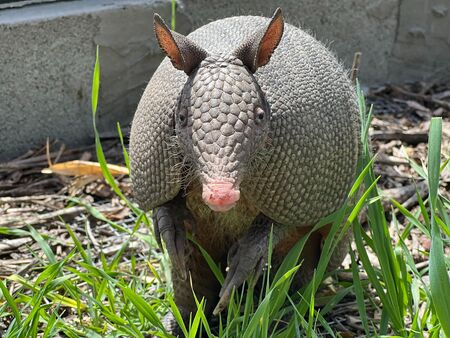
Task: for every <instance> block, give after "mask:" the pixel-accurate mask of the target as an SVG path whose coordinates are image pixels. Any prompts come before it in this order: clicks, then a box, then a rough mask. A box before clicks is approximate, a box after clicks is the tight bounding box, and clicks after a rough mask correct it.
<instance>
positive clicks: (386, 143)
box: [0, 82, 450, 337]
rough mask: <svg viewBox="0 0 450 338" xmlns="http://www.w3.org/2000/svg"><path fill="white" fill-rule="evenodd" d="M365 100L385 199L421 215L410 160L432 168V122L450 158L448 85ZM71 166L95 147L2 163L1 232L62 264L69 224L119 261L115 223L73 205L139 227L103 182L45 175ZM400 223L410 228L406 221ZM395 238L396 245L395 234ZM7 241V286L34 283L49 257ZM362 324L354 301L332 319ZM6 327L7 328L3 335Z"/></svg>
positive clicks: (445, 179)
mask: <svg viewBox="0 0 450 338" xmlns="http://www.w3.org/2000/svg"><path fill="white" fill-rule="evenodd" d="M366 96H367V102H368V103H369V104H373V105H374V107H373V112H374V119H373V122H372V127H371V130H370V136H371V140H372V146H373V151H374V152H376V153H378V157H377V160H376V164H375V172H376V174H378V175H381V180H380V188H381V189H382V191H383V194H385V195H386V196H389V197H393V198H395V199H396V200H398V201H399V202H401V203H402V204H403V205H404V206H405V207H406V208H407V209H409V210H415V208H417V198H416V194H415V192H416V189H418V191H419V193H420V194H421V195H422V197H425V196H426V194H427V190H426V184H425V183H424V181H423V180H422V179H420V177H419V176H418V175H417V174H416V173H415V172H414V171H413V170H412V169H411V168H410V165H409V163H408V160H407V159H406V157H405V154H407V156H408V157H409V158H410V159H411V160H413V161H415V162H416V163H417V164H419V165H420V164H421V163H426V151H427V143H426V142H427V135H428V128H429V123H430V119H431V117H433V116H441V117H442V118H443V121H444V123H443V143H442V153H443V154H447V155H446V156H448V154H450V86H449V83H440V82H428V83H413V84H403V85H399V86H395V85H385V86H381V87H377V88H370V89H368V90H367V91H366ZM124 133H126V131H124ZM102 144H103V147H104V151H105V154H106V157H107V159H108V162H109V163H114V164H121V163H123V156H122V148H121V145H120V142H119V140H118V139H116V138H111V137H104V138H103V140H102ZM71 160H90V161H95V147H94V146H89V147H83V148H77V149H67V148H66V147H65V146H64V145H63V144H61V143H60V142H58V141H50V142H49V143H48V144H47V145H43V146H42V147H41V148H39V149H30V150H29V151H28V152H27V153H25V154H23V155H22V156H20V157H18V158H16V159H14V160H12V161H9V162H7V163H0V229H2V228H7V229H9V230H20V229H27V227H28V226H32V227H34V228H36V229H37V230H38V231H39V233H41V234H42V235H43V236H48V237H49V238H52V239H53V241H52V249H53V250H54V252H55V253H56V254H57V255H58V256H60V257H63V256H65V255H66V254H67V253H68V252H69V251H70V250H71V249H72V247H73V242H72V240H71V239H70V237H69V235H68V233H67V230H66V228H65V226H64V222H66V223H68V224H70V226H71V227H72V229H73V230H74V231H75V232H76V234H77V235H78V236H79V238H80V239H82V242H83V244H84V245H88V244H89V245H90V246H91V247H92V248H93V250H96V251H97V252H100V251H102V252H103V253H105V254H106V255H114V254H115V253H116V252H117V251H118V250H119V249H120V245H121V244H122V242H123V235H121V233H119V232H118V231H116V230H114V229H113V228H112V227H111V226H110V225H109V224H108V223H106V222H102V221H98V220H96V219H94V218H93V217H92V215H91V213H90V212H89V210H88V209H87V208H86V207H84V206H82V205H79V204H76V203H73V200H72V201H71V200H70V198H76V199H77V200H78V201H82V202H83V203H84V204H85V205H89V206H93V207H95V208H96V209H97V210H98V211H100V212H101V213H102V214H103V215H105V216H106V217H107V218H108V219H110V220H113V221H115V222H117V223H119V224H121V225H123V226H126V227H132V226H133V224H134V221H135V220H134V218H133V217H132V213H131V212H130V210H129V209H128V208H127V207H126V205H124V204H123V202H121V200H120V199H119V198H117V197H116V196H115V194H114V192H113V191H112V190H111V189H110V187H109V186H108V185H107V184H106V183H105V181H104V180H103V179H101V178H99V177H98V176H93V175H83V176H68V175H61V174H44V173H42V172H41V171H42V170H43V169H44V168H47V167H48V166H49V161H51V163H52V164H55V163H65V162H67V161H71ZM75 173H76V172H75ZM79 173H81V172H79ZM117 181H118V182H119V186H120V188H121V189H122V191H123V192H124V193H125V194H126V195H127V196H130V198H132V197H131V195H132V191H131V183H130V178H129V177H128V175H119V176H117ZM440 192H441V193H442V194H443V195H444V196H446V197H447V198H449V199H450V170H446V171H445V172H444V173H443V176H442V181H441V186H440ZM398 217H399V220H400V222H404V220H403V219H402V217H401V215H398ZM392 231H393V234H392V235H393V236H392V237H393V238H394V239H395V233H394V232H395V230H394V229H392ZM2 233H5V232H0V278H3V277H7V276H10V275H12V274H18V275H21V276H23V277H25V278H27V279H32V278H33V276H35V275H37V274H38V273H39V272H40V270H39V268H38V266H39V264H38V263H39V261H40V259H41V257H43V255H42V252H41V251H40V247H39V246H38V245H37V244H36V243H35V241H34V240H33V239H32V238H31V237H17V236H12V235H4V234H3V235H2ZM414 234H415V232H414V231H413V236H411V237H410V238H408V239H407V245H408V246H409V247H410V250H411V251H412V252H413V256H414V258H415V260H416V263H417V264H418V266H419V267H426V266H427V264H428V261H427V257H426V256H425V255H424V254H423V252H428V251H429V249H430V241H429V240H428V239H427V238H425V237H423V236H421V235H417V236H414ZM130 248H132V249H133V250H135V252H139V253H140V258H141V259H142V261H145V260H146V259H148V254H149V248H148V247H147V246H146V245H145V244H144V243H142V242H139V241H137V240H136V241H135V242H132V243H131V244H130ZM36 253H37V254H36ZM374 264H377V262H376V261H374ZM339 278H341V279H342V280H345V279H346V278H350V280H351V274H346V273H341V274H339ZM369 314H370V315H371V316H372V317H373V319H377V317H379V315H380V314H379V313H377V311H376V310H374V311H372V312H369ZM358 317H359V314H358V311H357V305H356V300H355V299H354V298H351V297H349V298H348V299H347V298H346V299H344V300H343V303H342V304H341V305H340V306H339V307H338V308H337V309H336V310H335V311H333V313H332V314H330V315H329V316H328V318H327V319H328V320H330V325H331V326H332V327H333V328H334V329H336V331H338V332H341V334H344V335H347V336H349V337H352V336H355V335H358V334H360V333H362V332H363V331H362V326H361V322H360V320H359V318H358ZM378 319H379V318H378ZM6 326H7V323H5V322H3V323H2V322H1V320H0V329H1V328H2V327H3V329H4V328H5V327H6ZM0 331H1V330H0Z"/></svg>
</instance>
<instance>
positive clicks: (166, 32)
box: [153, 13, 208, 75]
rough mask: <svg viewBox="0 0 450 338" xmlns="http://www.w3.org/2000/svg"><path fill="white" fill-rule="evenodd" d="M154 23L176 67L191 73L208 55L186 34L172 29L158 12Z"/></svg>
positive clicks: (156, 33)
mask: <svg viewBox="0 0 450 338" xmlns="http://www.w3.org/2000/svg"><path fill="white" fill-rule="evenodd" d="M153 25H154V29H155V35H156V39H157V40H158V43H159V46H160V47H161V49H162V50H163V51H164V53H165V54H166V55H167V56H168V57H169V59H170V61H171V62H172V64H173V66H174V67H175V68H176V69H179V70H183V71H184V72H185V73H186V74H187V75H189V74H191V72H192V71H193V70H194V69H195V68H197V66H198V65H199V64H200V62H202V61H203V60H204V59H205V58H206V57H207V56H208V53H207V52H206V51H205V50H204V49H203V48H201V47H200V46H198V45H197V44H196V43H194V42H193V41H191V40H190V39H188V38H187V37H185V36H184V35H181V34H179V33H177V32H174V31H171V30H170V29H169V27H167V25H166V24H165V22H164V20H163V19H162V18H161V17H160V16H159V15H158V14H156V13H155V16H154V23H153Z"/></svg>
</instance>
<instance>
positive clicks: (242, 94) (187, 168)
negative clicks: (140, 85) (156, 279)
mask: <svg viewBox="0 0 450 338" xmlns="http://www.w3.org/2000/svg"><path fill="white" fill-rule="evenodd" d="M154 30H155V34H156V38H157V41H158V43H159V45H160V47H161V49H162V50H163V52H164V53H165V54H166V56H167V58H165V59H164V60H163V61H162V63H161V65H160V66H159V67H158V69H157V70H156V72H155V73H154V74H153V76H152V78H151V80H150V82H149V83H148V85H147V88H146V89H145V92H144V94H143V96H142V98H141V100H140V103H139V105H138V108H137V111H136V114H135V116H134V119H133V122H132V128H131V136H130V155H131V156H130V157H131V178H132V182H133V189H134V195H135V198H136V200H137V202H138V203H139V205H140V207H141V208H142V209H143V210H145V211H150V210H153V223H154V229H155V234H156V236H157V239H158V241H159V243H160V244H161V238H162V240H163V241H164V242H165V246H166V249H167V250H168V253H169V256H170V258H171V262H172V266H173V289H174V296H175V302H176V304H177V306H178V307H179V309H180V312H181V314H182V316H183V317H184V318H185V319H186V318H188V317H189V314H190V313H191V312H193V311H195V310H196V308H197V307H196V303H195V301H194V298H193V294H192V291H194V292H195V294H196V296H197V298H198V299H201V298H202V297H204V298H205V300H206V311H207V312H208V313H211V312H214V313H219V312H220V311H221V310H223V309H224V308H225V307H226V305H227V302H228V301H229V298H230V294H231V291H232V289H233V288H234V287H239V286H240V285H241V284H243V282H244V281H245V280H246V278H247V277H248V276H249V275H251V274H254V273H257V272H258V271H261V269H263V267H264V265H265V264H266V260H267V251H268V245H269V236H272V244H273V246H274V251H273V259H274V261H277V260H278V261H281V260H282V258H283V256H284V255H286V253H287V252H288V251H289V249H290V248H291V247H292V246H293V245H294V244H295V243H296V241H297V240H298V239H299V238H301V237H302V236H304V235H305V234H306V233H307V232H308V231H309V230H310V229H311V228H312V226H313V225H314V224H316V222H318V221H319V220H320V219H321V218H322V217H324V216H327V215H329V214H331V213H332V212H334V211H336V210H337V209H338V208H339V207H340V206H341V205H342V203H343V201H344V200H345V198H346V195H347V193H348V191H349V189H350V186H351V184H352V181H353V179H354V175H355V171H356V167H357V161H358V155H359V143H360V142H359V133H360V120H359V114H358V109H357V101H356V96H355V93H354V88H353V86H352V83H351V81H350V80H349V79H348V76H347V73H346V71H345V70H344V68H343V66H342V65H341V64H340V63H339V62H338V61H337V59H336V57H335V56H334V55H333V54H332V53H331V52H330V51H329V50H328V49H327V48H326V47H325V46H324V45H323V44H322V43H320V42H319V41H317V40H316V39H315V38H313V37H312V36H311V35H309V34H308V33H306V32H305V31H303V30H302V29H300V28H297V27H295V26H293V25H290V24H287V23H285V22H284V19H283V15H282V13H281V10H280V9H277V10H276V11H275V13H274V15H273V16H272V18H270V19H269V18H264V17H256V16H236V17H229V18H225V19H221V20H218V21H214V22H211V23H208V24H207V25H204V26H202V27H200V28H198V29H197V30H195V31H194V32H192V33H191V34H189V35H187V36H183V35H181V34H179V33H177V32H174V31H172V30H170V29H169V28H168V27H167V25H166V24H165V23H164V21H163V20H162V19H161V18H160V17H159V16H158V15H157V14H155V17H154ZM187 234H191V235H192V237H193V238H194V239H195V243H196V244H195V245H194V244H193V241H189V240H187ZM325 236H326V231H321V232H317V233H315V234H313V235H312V236H311V237H310V238H309V240H308V243H307V244H306V246H305V249H304V253H303V254H302V259H303V264H302V266H301V268H300V271H299V272H298V275H300V276H299V277H298V278H299V280H307V279H308V278H311V276H312V273H313V271H314V268H315V267H316V265H317V262H318V259H319V256H320V252H321V251H320V250H321V242H322V241H323V238H324V237H325ZM344 242H345V243H344ZM198 245H200V246H201V247H203V249H205V250H206V251H207V252H208V253H209V254H210V256H211V257H212V258H213V259H214V260H216V262H218V263H219V264H220V266H221V267H222V269H224V273H225V272H226V278H225V281H224V283H223V285H222V286H221V285H220V284H219V282H218V281H217V279H216V278H215V276H214V275H213V273H212V272H211V270H210V269H209V267H208V264H207V263H206V261H205V259H204V257H203V256H202V254H201V252H200V251H199V249H198ZM347 247H348V241H343V242H342V244H340V245H339V246H338V248H337V249H336V252H335V254H334V255H333V258H332V260H331V262H330V263H329V265H330V266H329V268H336V267H338V266H339V264H341V261H342V259H343V258H344V256H345V254H346V252H347ZM225 267H227V269H226V270H225ZM188 277H189V278H188ZM191 280H192V286H193V289H194V290H192V288H191ZM168 325H169V326H170V325H171V324H170V323H168Z"/></svg>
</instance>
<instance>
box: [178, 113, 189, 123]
mask: <svg viewBox="0 0 450 338" xmlns="http://www.w3.org/2000/svg"><path fill="white" fill-rule="evenodd" d="M187 120H188V119H187V110H186V109H181V110H180V112H179V113H178V122H179V123H180V127H186V125H187Z"/></svg>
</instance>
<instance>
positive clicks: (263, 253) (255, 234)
mask: <svg viewBox="0 0 450 338" xmlns="http://www.w3.org/2000/svg"><path fill="white" fill-rule="evenodd" d="M272 224H273V233H272V244H273V246H275V245H276V244H277V243H278V242H279V240H280V239H281V238H283V236H284V234H285V233H286V230H285V228H286V227H284V226H281V225H279V224H276V223H273V221H272V220H270V219H269V218H267V217H266V216H264V215H262V214H260V215H259V216H258V217H257V218H256V219H255V221H254V222H253V223H252V225H251V226H250V229H249V231H248V232H247V234H246V235H245V236H243V237H242V238H241V239H239V240H238V241H237V243H235V244H234V245H233V246H232V247H231V249H230V250H229V252H228V267H229V269H228V272H227V276H226V278H225V281H224V283H223V285H222V289H221V290H220V294H219V296H220V300H219V303H218V304H217V306H216V308H215V309H214V314H215V315H217V314H218V313H219V312H221V311H222V310H223V309H224V308H225V307H226V306H227V304H228V302H229V300H230V296H231V292H232V290H233V288H237V287H239V286H241V285H242V284H243V283H244V282H245V280H246V279H247V278H248V277H249V276H250V275H251V274H252V273H254V279H255V281H256V280H257V279H258V278H259V277H260V275H261V273H262V271H263V269H264V266H265V265H266V263H267V255H268V247H269V237H270V232H271V230H272Z"/></svg>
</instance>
